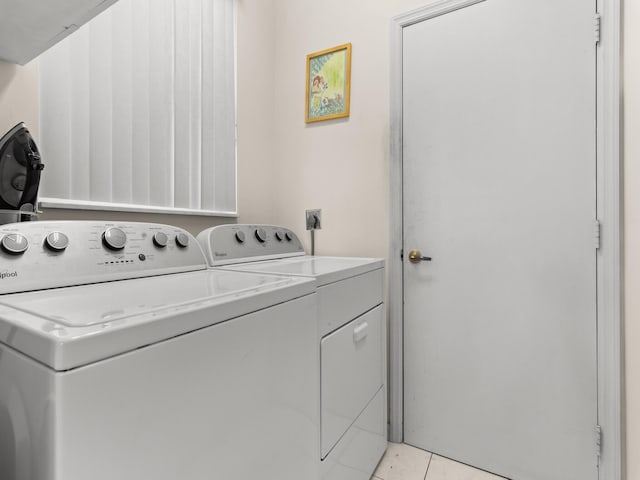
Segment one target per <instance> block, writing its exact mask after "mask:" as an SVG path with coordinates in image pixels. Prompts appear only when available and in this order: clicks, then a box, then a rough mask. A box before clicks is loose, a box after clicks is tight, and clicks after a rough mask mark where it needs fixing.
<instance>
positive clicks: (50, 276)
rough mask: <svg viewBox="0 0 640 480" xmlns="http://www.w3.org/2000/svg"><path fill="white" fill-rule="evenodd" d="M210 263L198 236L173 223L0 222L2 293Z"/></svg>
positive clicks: (182, 269)
mask: <svg viewBox="0 0 640 480" xmlns="http://www.w3.org/2000/svg"><path fill="white" fill-rule="evenodd" d="M205 268H206V261H205V258H204V255H203V253H202V250H201V248H200V246H199V244H198V242H197V241H196V239H195V238H194V237H193V236H192V235H191V234H190V233H188V232H187V231H185V230H183V229H181V228H178V227H173V226H170V225H162V224H155V223H140V222H93V221H36V222H23V223H12V224H8V225H2V226H0V294H5V293H17V292H25V291H29V290H41V289H46V288H56V287H66V286H71V285H84V284H88V283H98V282H108V281H113V280H124V279H129V278H137V277H148V276H153V275H164V274H168V273H178V272H188V271H192V270H203V269H205Z"/></svg>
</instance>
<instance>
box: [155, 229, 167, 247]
mask: <svg viewBox="0 0 640 480" xmlns="http://www.w3.org/2000/svg"><path fill="white" fill-rule="evenodd" d="M168 243H169V237H168V236H167V234H166V233H163V232H156V233H154V234H153V244H154V245H155V246H156V247H158V248H164V247H166V246H167V244H168Z"/></svg>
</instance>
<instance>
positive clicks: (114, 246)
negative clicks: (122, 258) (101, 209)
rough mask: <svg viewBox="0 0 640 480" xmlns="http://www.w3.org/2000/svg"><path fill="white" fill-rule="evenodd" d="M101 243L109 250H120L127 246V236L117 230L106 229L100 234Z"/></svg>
mask: <svg viewBox="0 0 640 480" xmlns="http://www.w3.org/2000/svg"><path fill="white" fill-rule="evenodd" d="M102 243H103V244H104V246H105V247H107V248H108V249H109V250H122V249H123V248H124V246H125V245H126V244H127V234H126V233H124V231H122V230H121V229H119V228H115V227H111V228H107V229H106V230H105V231H104V233H103V234H102Z"/></svg>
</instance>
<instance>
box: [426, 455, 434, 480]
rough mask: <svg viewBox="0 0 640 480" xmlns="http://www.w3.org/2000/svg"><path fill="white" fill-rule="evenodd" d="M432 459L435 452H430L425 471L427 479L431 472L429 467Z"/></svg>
mask: <svg viewBox="0 0 640 480" xmlns="http://www.w3.org/2000/svg"><path fill="white" fill-rule="evenodd" d="M432 459H433V453H429V463H427V471H426V472H424V480H427V475H428V474H429V467H430V466H431V460H432Z"/></svg>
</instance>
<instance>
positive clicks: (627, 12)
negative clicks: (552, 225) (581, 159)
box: [623, 0, 640, 480]
mask: <svg viewBox="0 0 640 480" xmlns="http://www.w3.org/2000/svg"><path fill="white" fill-rule="evenodd" d="M639 25H640V2H637V1H634V0H625V2H624V147H623V149H624V150H623V151H624V169H625V173H624V177H625V178H624V189H625V194H624V204H625V207H624V208H625V214H624V222H625V235H624V241H625V251H624V254H625V349H626V352H625V356H626V359H625V363H626V375H625V378H626V408H627V479H628V480H636V479H640V133H639V132H640V29H639V28H638V26H639Z"/></svg>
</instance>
